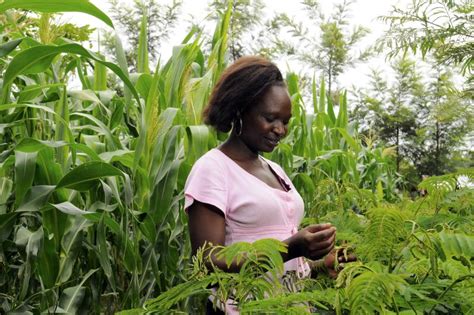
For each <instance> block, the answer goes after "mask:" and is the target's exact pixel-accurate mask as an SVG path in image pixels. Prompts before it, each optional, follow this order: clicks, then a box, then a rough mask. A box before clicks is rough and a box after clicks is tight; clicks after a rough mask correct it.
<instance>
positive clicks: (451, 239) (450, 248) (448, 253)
mask: <svg viewBox="0 0 474 315" xmlns="http://www.w3.org/2000/svg"><path fill="white" fill-rule="evenodd" d="M433 244H434V246H435V248H436V250H437V252H438V255H439V257H440V258H441V259H442V260H443V261H445V260H446V259H447V258H450V257H453V256H454V257H465V258H467V260H471V259H472V258H473V257H474V236H472V235H466V234H462V233H449V232H446V231H441V232H440V233H438V235H435V236H434V237H433Z"/></svg>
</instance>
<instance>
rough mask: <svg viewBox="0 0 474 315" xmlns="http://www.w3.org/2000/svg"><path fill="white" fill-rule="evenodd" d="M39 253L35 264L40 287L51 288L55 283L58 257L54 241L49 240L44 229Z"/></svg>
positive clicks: (47, 233)
mask: <svg viewBox="0 0 474 315" xmlns="http://www.w3.org/2000/svg"><path fill="white" fill-rule="evenodd" d="M43 229H44V231H45V232H44V234H43V238H42V247H41V251H40V253H39V254H38V262H37V264H36V267H37V270H38V276H39V278H40V279H41V282H42V287H44V288H47V289H49V288H52V287H53V286H54V284H55V282H56V277H57V275H58V271H59V255H58V253H57V252H56V244H55V242H54V239H50V238H49V232H48V230H47V229H45V228H44V226H43Z"/></svg>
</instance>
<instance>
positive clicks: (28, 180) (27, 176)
mask: <svg viewBox="0 0 474 315" xmlns="http://www.w3.org/2000/svg"><path fill="white" fill-rule="evenodd" d="M36 156H37V153H36V152H29V153H28V152H21V151H15V198H16V199H15V204H17V205H19V204H20V203H21V202H22V201H23V197H24V196H25V194H26V192H27V191H28V189H29V188H30V187H31V185H32V184H33V179H34V174H35V168H36Z"/></svg>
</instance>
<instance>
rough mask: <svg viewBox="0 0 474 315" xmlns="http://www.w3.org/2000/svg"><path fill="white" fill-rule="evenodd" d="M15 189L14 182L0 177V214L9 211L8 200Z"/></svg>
mask: <svg viewBox="0 0 474 315" xmlns="http://www.w3.org/2000/svg"><path fill="white" fill-rule="evenodd" d="M12 188H13V181H12V180H10V179H9V178H7V177H0V214H5V213H6V211H7V206H6V203H7V200H8V198H9V197H10V194H11V192H12Z"/></svg>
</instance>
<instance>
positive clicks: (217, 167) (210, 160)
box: [193, 148, 226, 172]
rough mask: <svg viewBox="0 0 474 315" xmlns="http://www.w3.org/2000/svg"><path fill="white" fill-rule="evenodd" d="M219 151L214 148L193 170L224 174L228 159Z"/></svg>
mask: <svg viewBox="0 0 474 315" xmlns="http://www.w3.org/2000/svg"><path fill="white" fill-rule="evenodd" d="M223 155H224V154H222V153H221V152H220V151H219V150H218V149H216V148H214V149H211V150H209V151H208V152H206V153H205V154H204V155H202V156H201V157H200V158H199V159H197V160H196V162H195V163H194V165H193V169H200V170H202V169H204V170H213V171H220V172H224V171H225V170H226V159H225V158H224V157H225V156H223Z"/></svg>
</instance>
